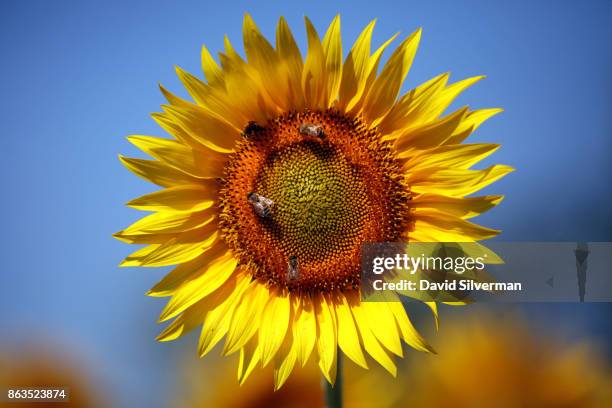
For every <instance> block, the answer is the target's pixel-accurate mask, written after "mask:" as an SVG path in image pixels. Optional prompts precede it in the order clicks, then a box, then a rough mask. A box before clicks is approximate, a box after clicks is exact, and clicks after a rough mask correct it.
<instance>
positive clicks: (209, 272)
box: [115, 15, 511, 387]
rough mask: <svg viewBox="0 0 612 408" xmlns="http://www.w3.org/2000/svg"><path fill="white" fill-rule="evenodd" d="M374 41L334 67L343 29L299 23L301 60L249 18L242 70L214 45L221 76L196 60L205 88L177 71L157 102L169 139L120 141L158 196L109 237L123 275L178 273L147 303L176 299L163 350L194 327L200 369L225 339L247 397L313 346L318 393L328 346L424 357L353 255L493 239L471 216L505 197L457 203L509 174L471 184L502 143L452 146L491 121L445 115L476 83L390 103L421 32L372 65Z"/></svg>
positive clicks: (378, 52) (438, 80) (429, 85)
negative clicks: (373, 295) (139, 269)
mask: <svg viewBox="0 0 612 408" xmlns="http://www.w3.org/2000/svg"><path fill="white" fill-rule="evenodd" d="M373 29H374V21H373V22H371V23H370V24H369V25H368V26H367V27H366V28H365V29H364V30H363V32H362V33H361V34H360V36H359V37H358V38H357V40H356V41H355V43H354V44H353V46H352V48H351V49H350V51H349V52H348V55H347V56H346V58H343V51H342V41H341V36H340V18H339V17H336V18H334V20H333V21H332V23H331V24H330V26H329V28H328V29H327V32H326V33H325V35H324V37H323V39H320V37H319V35H318V33H317V31H316V30H315V28H314V27H313V25H312V24H311V23H310V21H309V20H308V19H306V31H307V37H308V51H307V53H306V56H305V58H302V54H301V52H300V50H299V48H298V46H297V44H296V42H295V40H294V38H293V36H292V34H291V31H290V30H289V27H288V25H287V23H286V22H285V20H284V19H283V18H281V19H280V20H279V23H278V27H277V31H276V42H275V44H274V45H273V44H271V43H270V42H269V41H268V40H267V39H266V38H265V37H264V36H263V35H262V34H261V33H260V32H259V30H258V28H257V26H256V25H255V23H254V22H253V20H252V19H251V17H250V16H248V15H247V16H245V19H244V29H243V38H244V50H245V53H246V59H245V58H243V57H242V56H240V55H239V54H238V53H237V52H236V51H235V49H234V48H233V46H232V45H231V43H230V42H229V40H228V39H226V41H225V50H224V51H223V52H221V53H219V55H218V61H219V62H217V60H215V59H214V58H213V57H212V55H211V54H210V53H209V51H208V50H207V49H206V48H205V47H204V48H203V50H202V67H203V71H204V76H205V80H201V79H198V78H197V77H195V76H193V75H191V74H189V73H187V72H185V71H183V70H181V69H177V72H178V75H179V78H180V79H181V81H182V82H183V84H184V85H185V86H186V88H187V90H188V92H189V94H190V95H191V97H192V99H193V101H187V100H184V99H181V98H179V97H177V96H175V95H173V94H172V93H170V92H168V91H167V90H166V89H164V88H162V92H163V93H164V95H165V97H166V98H167V100H168V104H166V105H163V112H160V113H156V114H154V115H153V118H154V119H155V120H156V121H157V123H158V124H159V125H160V126H161V127H162V128H163V129H164V130H165V131H167V132H168V133H169V134H170V136H171V138H157V137H151V136H142V135H135V136H131V137H129V140H130V141H131V142H132V143H134V144H135V145H136V146H138V147H139V148H141V149H142V150H143V151H145V152H146V153H148V154H149V155H151V156H152V157H153V160H144V159H135V158H124V157H121V160H122V162H123V163H124V164H125V165H126V166H127V167H128V168H129V169H130V170H132V171H133V172H134V173H136V174H137V175H139V176H141V177H143V178H145V179H147V180H149V181H151V182H153V183H155V184H157V185H159V186H161V187H162V190H160V191H156V192H153V193H150V194H147V195H145V196H143V197H140V198H137V199H135V200H132V201H131V202H129V203H128V205H130V206H131V207H134V208H137V209H140V210H147V211H152V212H153V213H152V214H150V215H148V216H146V217H144V218H143V219H141V220H139V221H137V222H136V223H134V224H133V225H131V226H130V227H128V228H127V229H125V230H123V231H121V232H119V233H117V234H115V236H116V237H117V238H118V239H121V240H123V241H126V242H129V243H135V244H145V245H146V246H145V247H143V248H141V249H139V250H138V251H136V252H135V253H133V254H132V255H130V256H128V257H127V258H126V259H125V261H124V262H123V264H122V265H123V266H166V265H177V266H176V267H175V269H173V270H172V271H171V272H170V273H169V274H168V275H167V276H166V277H164V278H163V279H162V280H161V281H160V282H159V283H157V284H156V285H155V286H154V287H153V289H151V290H150V291H149V295H151V296H169V297H170V301H169V302H168V304H167V306H166V307H165V309H164V311H163V312H162V315H161V318H160V320H161V321H166V320H170V319H174V321H173V322H172V323H171V324H170V325H169V326H168V327H167V328H166V329H165V330H164V332H163V333H162V334H161V335H160V337H159V338H160V340H162V341H165V340H172V339H175V338H177V337H179V336H181V335H182V334H184V333H186V332H187V331H189V330H191V329H193V328H195V327H196V326H199V325H202V331H201V335H200V342H199V349H200V354H202V355H203V354H206V353H207V352H208V351H210V349H211V348H212V347H214V346H215V345H216V344H218V343H219V342H220V341H221V340H222V339H223V338H225V344H224V353H225V354H232V353H235V352H239V353H240V364H239V380H240V381H241V382H242V381H244V379H246V377H247V376H248V374H249V373H250V372H251V371H252V370H253V368H254V367H255V366H256V365H258V364H261V365H264V366H266V365H268V364H269V363H271V362H274V367H275V370H274V373H275V374H274V375H275V383H276V387H280V385H282V384H283V382H284V381H285V380H286V379H287V377H288V375H289V373H290V372H291V371H292V369H293V367H294V365H295V364H296V363H300V364H302V365H303V364H305V363H306V361H308V360H309V358H310V356H311V354H312V351H313V349H316V351H317V356H318V364H319V367H320V368H321V370H322V372H323V374H324V375H325V376H326V378H327V379H328V380H329V381H330V382H333V381H334V378H335V370H336V368H335V367H336V359H337V350H338V347H339V349H340V350H341V351H342V352H343V353H345V354H346V355H347V356H348V357H349V358H351V359H352V360H353V361H355V362H356V363H357V364H358V365H360V366H362V367H367V365H368V362H367V360H366V355H369V356H371V357H373V359H374V360H376V361H378V362H379V363H380V364H381V365H383V366H384V367H385V368H386V369H387V370H388V371H390V372H391V373H393V374H394V373H395V371H396V368H395V364H394V361H393V355H397V356H401V355H402V354H403V351H402V345H401V341H400V340H402V339H403V340H404V341H405V342H406V343H407V344H409V345H411V346H413V347H415V348H417V349H420V350H425V351H427V350H430V347H429V346H428V345H427V344H426V343H425V342H424V340H423V339H422V338H421V337H420V336H419V335H418V333H417V332H416V331H415V329H414V327H413V326H412V324H411V323H410V320H409V318H408V316H407V314H406V311H405V309H404V307H403V306H402V304H401V303H400V302H399V298H398V297H397V295H395V294H392V295H390V296H389V301H390V302H389V303H380V302H371V303H370V302H361V301H360V297H359V291H360V289H359V283H360V282H359V281H360V277H359V266H360V265H359V260H360V248H361V245H362V244H363V243H366V242H385V241H407V242H410V241H426V242H438V241H456V242H466V241H477V240H481V239H486V238H490V237H492V236H494V235H496V234H497V233H498V231H496V230H491V229H488V228H484V227H481V226H478V225H476V224H473V223H471V222H469V221H467V219H468V218H471V217H474V216H475V215H478V214H480V213H482V212H484V211H486V210H488V209H489V208H491V207H493V206H494V205H496V204H497V203H499V201H500V200H501V196H480V197H470V198H466V196H468V195H471V194H472V193H474V192H476V191H478V190H479V189H481V188H482V187H485V186H486V185H488V184H490V183H492V182H494V181H495V180H497V179H499V178H501V177H502V176H504V175H505V174H507V173H508V172H509V171H511V168H509V167H507V166H499V165H496V166H491V167H489V168H486V169H480V170H475V169H471V167H472V166H473V165H474V164H475V163H477V162H478V161H479V160H481V159H482V158H484V157H486V156H488V155H489V154H491V153H492V152H493V151H495V150H496V149H497V148H498V146H497V145H492V144H462V142H463V140H464V139H466V138H467V137H468V136H469V135H470V134H471V133H472V132H473V131H474V130H475V129H476V128H477V127H478V126H479V125H480V124H481V123H482V122H484V121H485V120H486V119H488V118H489V117H491V116H492V115H494V114H495V113H497V112H499V111H500V110H499V109H481V110H469V109H467V108H463V109H460V110H458V111H456V112H453V113H450V114H448V115H443V113H444V111H445V110H446V108H447V107H448V106H449V104H450V103H451V102H452V101H453V100H454V98H455V97H456V96H457V95H459V94H460V93H461V92H462V91H463V90H464V89H466V88H467V87H469V86H470V85H472V84H473V83H475V82H477V81H478V80H479V79H480V78H481V77H475V78H470V79H466V80H463V81H459V82H455V83H452V84H448V78H449V76H448V74H443V75H439V76H437V77H435V78H434V79H432V80H430V81H427V82H425V83H424V84H422V85H420V86H418V87H417V88H415V89H413V90H411V91H409V92H408V93H406V94H404V95H401V96H400V88H401V86H402V83H403V81H404V79H405V77H406V75H407V74H408V71H409V69H410V66H411V65H412V60H413V58H414V56H415V53H416V50H417V46H418V43H419V39H420V36H421V31H420V30H417V31H416V32H414V33H413V34H411V35H410V36H408V37H407V38H406V39H405V40H403V41H402V42H401V43H400V44H399V45H398V47H397V48H396V49H395V51H393V52H392V53H391V55H390V56H389V57H388V59H387V60H386V63H384V65H383V64H381V61H382V56H383V53H384V51H385V50H386V49H387V48H388V46H389V45H390V44H391V42H392V41H393V40H394V39H395V38H396V36H393V37H392V38H391V39H389V40H388V41H387V42H385V43H383V44H382V45H381V46H380V47H378V48H376V49H374V50H372V49H371V37H372V32H373ZM381 65H382V66H381ZM429 306H430V307H431V309H432V311H433V312H434V313H437V308H436V306H435V304H434V303H430V304H429ZM436 316H437V315H436ZM364 350H365V353H364Z"/></svg>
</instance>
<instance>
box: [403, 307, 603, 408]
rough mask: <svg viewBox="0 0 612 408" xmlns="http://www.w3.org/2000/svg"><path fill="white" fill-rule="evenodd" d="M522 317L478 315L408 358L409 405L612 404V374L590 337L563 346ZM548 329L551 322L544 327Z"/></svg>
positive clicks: (447, 330) (448, 327) (450, 328)
mask: <svg viewBox="0 0 612 408" xmlns="http://www.w3.org/2000/svg"><path fill="white" fill-rule="evenodd" d="M538 329H539V328H529V327H528V326H527V325H526V324H525V323H523V322H522V321H521V320H519V319H517V318H511V317H510V318H509V317H506V318H502V319H500V318H499V317H497V318H496V317H494V316H493V315H480V314H475V315H473V316H472V317H471V318H470V319H468V320H467V321H465V320H461V321H456V322H455V323H452V324H450V325H445V327H443V328H442V329H441V331H443V335H441V336H440V339H441V340H440V341H441V344H439V345H437V346H436V350H437V351H438V355H437V356H434V357H430V358H429V359H427V360H425V359H422V358H420V356H418V355H417V356H414V357H415V358H413V359H411V361H409V362H408V365H409V367H408V370H407V374H408V377H409V378H410V392H407V393H406V394H405V396H406V402H407V403H408V405H409V406H416V407H446V406H449V404H452V406H453V407H456V408H460V407H466V408H467V407H469V408H473V407H542V408H545V407H551V408H552V407H610V406H612V375H611V373H610V367H609V365H608V366H606V358H605V356H603V355H601V354H600V353H598V351H597V348H596V347H595V346H594V345H593V342H592V341H590V340H587V339H585V340H582V341H580V342H576V343H573V344H562V343H560V342H559V341H558V340H557V339H556V336H554V335H553V334H551V333H547V332H541V331H538ZM543 329H544V330H546V329H545V328H543Z"/></svg>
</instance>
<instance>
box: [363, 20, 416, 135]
mask: <svg viewBox="0 0 612 408" xmlns="http://www.w3.org/2000/svg"><path fill="white" fill-rule="evenodd" d="M420 39H421V30H420V29H419V30H417V31H415V32H414V33H412V34H411V35H410V37H408V38H407V39H406V40H404V42H402V44H400V46H399V47H398V48H397V50H396V51H395V52H394V53H393V54H392V55H391V57H390V58H389V61H388V62H387V63H386V64H385V67H384V68H383V70H382V72H381V73H380V75H379V76H378V78H376V80H375V81H374V84H373V85H372V89H371V90H370V92H369V93H368V95H367V96H366V99H365V102H364V105H363V112H364V115H365V118H366V121H367V122H368V123H369V124H370V127H375V126H376V125H378V123H379V122H380V120H381V118H382V117H383V116H384V115H385V114H386V113H387V112H388V111H389V110H390V109H391V107H392V106H393V104H394V102H395V100H396V98H397V95H398V94H399V90H400V88H401V86H402V83H403V81H404V79H405V78H406V75H407V74H408V71H409V70H410V66H411V65H412V60H413V59H414V56H415V54H416V50H417V48H418V45H419V41H420Z"/></svg>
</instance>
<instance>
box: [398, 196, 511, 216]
mask: <svg viewBox="0 0 612 408" xmlns="http://www.w3.org/2000/svg"><path fill="white" fill-rule="evenodd" d="M502 199H503V196H500V195H488V196H482V197H470V198H462V197H447V196H443V195H438V194H421V195H419V196H417V197H415V198H413V199H412V200H411V201H410V207H411V208H415V209H417V211H419V210H421V209H423V210H425V211H432V210H433V211H440V212H443V213H446V214H450V215H454V216H455V217H459V218H464V219H468V218H472V217H475V216H477V215H480V214H482V213H484V212H486V211H488V210H489V209H491V208H493V207H494V206H496V205H497V204H499V203H500V202H501V200H502Z"/></svg>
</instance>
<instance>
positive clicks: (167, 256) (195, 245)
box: [140, 223, 219, 267]
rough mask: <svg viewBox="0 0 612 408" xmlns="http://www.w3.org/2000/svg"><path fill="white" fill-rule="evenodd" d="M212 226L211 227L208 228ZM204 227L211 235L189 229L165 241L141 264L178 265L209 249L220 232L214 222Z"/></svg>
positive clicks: (151, 265)
mask: <svg viewBox="0 0 612 408" xmlns="http://www.w3.org/2000/svg"><path fill="white" fill-rule="evenodd" d="M208 226H210V227H211V228H206V227H208ZM206 227H204V228H205V229H206V230H205V231H204V232H205V233H206V234H210V235H203V236H200V235H195V234H192V232H194V233H196V234H197V233H198V232H199V231H198V230H194V231H188V232H186V233H183V234H181V235H178V236H177V237H175V238H172V239H170V240H169V241H167V242H165V243H163V244H162V245H160V246H159V248H157V249H156V250H155V251H153V252H151V253H150V254H149V256H147V257H146V258H144V259H143V260H141V261H140V266H147V267H158V266H168V265H176V264H179V263H182V262H187V261H190V260H192V259H194V258H195V257H197V256H199V255H200V254H202V253H203V252H204V251H206V250H207V249H209V248H210V247H211V246H212V245H213V244H214V243H215V241H216V240H217V239H218V238H219V233H218V232H217V231H216V229H217V226H215V225H214V224H213V223H210V224H208V225H207V226H206Z"/></svg>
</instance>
